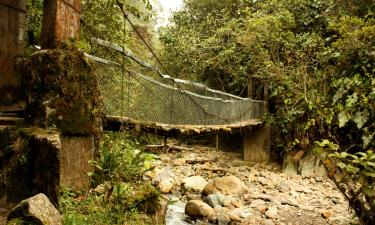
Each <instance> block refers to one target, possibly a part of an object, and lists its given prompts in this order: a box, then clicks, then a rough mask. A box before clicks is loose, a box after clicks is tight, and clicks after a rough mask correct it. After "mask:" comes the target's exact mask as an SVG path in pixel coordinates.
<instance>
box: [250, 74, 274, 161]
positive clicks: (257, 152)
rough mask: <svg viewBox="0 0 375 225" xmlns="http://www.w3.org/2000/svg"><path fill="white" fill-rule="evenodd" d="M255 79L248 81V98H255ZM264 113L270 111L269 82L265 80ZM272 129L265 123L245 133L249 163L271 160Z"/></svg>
mask: <svg viewBox="0 0 375 225" xmlns="http://www.w3.org/2000/svg"><path fill="white" fill-rule="evenodd" d="M254 79H255V78H254V77H252V76H250V77H249V79H248V97H249V98H254V91H253V88H254ZM262 83H263V90H264V93H263V98H264V99H263V100H264V101H265V104H264V112H265V113H267V112H268V111H269V80H266V79H263V80H262ZM270 135H271V128H270V127H269V126H268V125H267V124H265V123H263V124H262V125H259V126H256V127H249V128H248V129H247V130H245V131H244V132H243V156H244V160H245V161H248V162H267V161H269V159H270Z"/></svg>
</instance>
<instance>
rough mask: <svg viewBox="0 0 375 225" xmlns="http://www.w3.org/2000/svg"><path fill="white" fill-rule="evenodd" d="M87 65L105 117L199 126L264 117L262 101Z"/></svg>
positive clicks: (117, 67) (106, 65)
mask: <svg viewBox="0 0 375 225" xmlns="http://www.w3.org/2000/svg"><path fill="white" fill-rule="evenodd" d="M90 62H91V63H90V64H91V65H92V69H93V70H94V72H95V73H96V75H97V76H98V78H99V80H100V85H99V88H100V91H101V95H102V98H103V102H104V110H105V114H106V115H111V116H122V117H128V118H131V119H135V120H139V121H142V122H149V123H162V124H170V125H200V126H210V125H241V124H247V123H249V121H250V120H252V119H261V117H262V115H263V102H259V101H254V100H251V99H247V98H240V97H236V96H233V97H232V96H231V95H226V94H225V93H224V95H223V94H222V93H214V92H210V91H209V90H207V89H202V88H201V92H200V94H196V93H194V92H191V91H189V90H186V89H185V88H188V87H189V86H191V87H192V89H191V90H194V89H196V88H197V87H194V86H196V85H194V84H193V85H189V84H183V83H182V85H181V83H179V82H175V81H174V80H171V79H162V78H161V79H153V78H151V77H149V76H145V75H142V74H140V73H137V72H134V71H130V70H124V69H123V67H122V66H121V65H120V64H119V65H116V64H113V63H103V62H98V61H97V60H90ZM163 81H164V82H163ZM182 87H183V88H184V89H182ZM203 90H205V91H203ZM203 93H207V94H205V95H202V94H203ZM211 96H215V97H211Z"/></svg>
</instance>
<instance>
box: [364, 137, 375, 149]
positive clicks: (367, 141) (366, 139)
mask: <svg viewBox="0 0 375 225" xmlns="http://www.w3.org/2000/svg"><path fill="white" fill-rule="evenodd" d="M373 138H374V135H373V134H371V135H363V136H362V140H363V147H364V148H366V147H367V146H368V145H369V144H370V143H371V141H372V139H373Z"/></svg>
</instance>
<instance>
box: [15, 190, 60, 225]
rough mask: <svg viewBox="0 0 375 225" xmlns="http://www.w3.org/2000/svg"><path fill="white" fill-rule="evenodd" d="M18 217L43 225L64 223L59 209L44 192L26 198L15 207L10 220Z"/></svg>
mask: <svg viewBox="0 0 375 225" xmlns="http://www.w3.org/2000/svg"><path fill="white" fill-rule="evenodd" d="M18 218H19V219H22V220H24V221H27V222H29V223H35V224H41V225H62V224H63V223H62V217H61V215H60V213H59V211H58V210H57V209H56V208H55V207H54V206H53V205H52V203H51V202H50V200H49V199H48V197H47V196H45V195H44V194H38V195H35V196H34V197H31V198H28V199H25V200H23V201H21V202H20V203H19V204H18V205H17V206H16V207H15V208H13V209H12V210H11V211H10V214H9V216H8V221H10V220H12V219H18Z"/></svg>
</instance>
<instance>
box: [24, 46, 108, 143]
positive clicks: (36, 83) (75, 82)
mask: <svg viewBox="0 0 375 225" xmlns="http://www.w3.org/2000/svg"><path fill="white" fill-rule="evenodd" d="M25 65H26V67H27V69H26V71H27V72H26V73H27V77H28V78H27V80H28V81H29V82H28V85H27V93H28V103H27V107H26V113H27V120H28V122H30V123H32V124H33V125H38V126H41V127H57V128H59V129H60V130H61V132H62V133H63V134H64V135H75V136H89V135H94V136H98V133H99V132H100V122H101V110H100V102H99V100H100V98H99V91H98V85H97V80H96V77H95V75H94V74H93V73H92V72H91V69H90V66H89V65H88V63H87V62H86V61H85V60H84V58H83V56H82V53H81V52H79V51H78V50H77V49H76V48H74V47H70V48H69V49H54V50H41V51H38V52H36V53H34V54H33V55H32V56H31V58H30V60H28V62H27V63H26V64H25Z"/></svg>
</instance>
